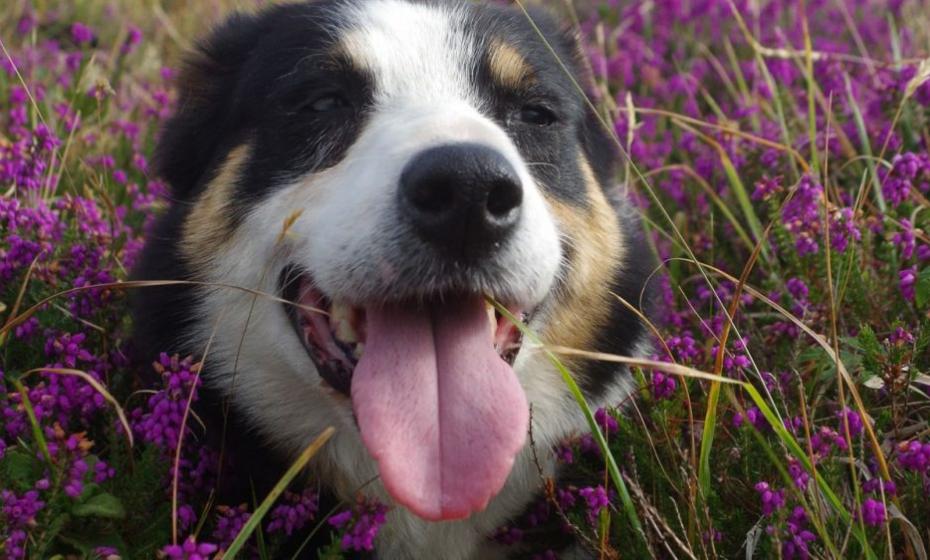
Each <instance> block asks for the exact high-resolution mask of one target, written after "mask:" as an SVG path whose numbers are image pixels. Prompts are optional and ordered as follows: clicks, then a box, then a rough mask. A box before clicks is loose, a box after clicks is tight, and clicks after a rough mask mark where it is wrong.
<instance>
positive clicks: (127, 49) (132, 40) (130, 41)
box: [120, 25, 142, 54]
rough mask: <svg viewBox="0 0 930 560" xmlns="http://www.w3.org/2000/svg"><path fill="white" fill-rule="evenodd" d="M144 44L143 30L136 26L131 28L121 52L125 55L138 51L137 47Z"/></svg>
mask: <svg viewBox="0 0 930 560" xmlns="http://www.w3.org/2000/svg"><path fill="white" fill-rule="evenodd" d="M141 42H142V30H141V29H139V28H138V27H136V26H135V25H130V26H129V32H128V34H127V35H126V41H125V42H124V43H123V46H122V48H121V49H120V51H121V52H122V53H123V54H129V53H131V52H132V51H134V50H136V47H137V46H139V43H141Z"/></svg>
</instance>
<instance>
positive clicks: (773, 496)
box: [756, 482, 785, 515]
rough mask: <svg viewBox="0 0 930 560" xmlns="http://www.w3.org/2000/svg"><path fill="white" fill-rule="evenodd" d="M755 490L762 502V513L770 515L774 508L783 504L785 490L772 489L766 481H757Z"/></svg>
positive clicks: (779, 507) (778, 507)
mask: <svg viewBox="0 0 930 560" xmlns="http://www.w3.org/2000/svg"><path fill="white" fill-rule="evenodd" d="M756 492H758V493H759V500H760V501H761V502H762V514H763V515H772V513H774V512H775V510H778V509H781V507H782V506H784V505H785V491H784V490H773V489H772V488H771V487H770V486H769V483H768V482H757V483H756Z"/></svg>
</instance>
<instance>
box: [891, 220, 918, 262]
mask: <svg viewBox="0 0 930 560" xmlns="http://www.w3.org/2000/svg"><path fill="white" fill-rule="evenodd" d="M891 242H892V243H893V244H894V245H895V247H897V248H898V250H899V251H901V258H902V259H904V260H906V261H907V260H910V259H911V257H913V256H914V247H915V243H916V237H915V235H914V226H913V225H912V224H911V221H910V220H908V219H902V220H901V230H900V231H899V232H897V233H895V234H894V235H893V236H892V238H891Z"/></svg>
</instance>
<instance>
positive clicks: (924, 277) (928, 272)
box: [914, 267, 930, 309]
mask: <svg viewBox="0 0 930 560" xmlns="http://www.w3.org/2000/svg"><path fill="white" fill-rule="evenodd" d="M914 301H915V302H916V303H917V307H919V308H921V309H923V308H924V307H926V306H927V302H928V301H930V267H928V268H925V269H923V270H921V271H920V274H918V275H917V285H916V286H914Z"/></svg>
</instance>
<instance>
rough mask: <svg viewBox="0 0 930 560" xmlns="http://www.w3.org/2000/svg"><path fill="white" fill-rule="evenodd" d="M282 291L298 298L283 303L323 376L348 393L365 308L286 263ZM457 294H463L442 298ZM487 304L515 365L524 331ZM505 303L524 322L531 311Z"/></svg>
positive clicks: (505, 354)
mask: <svg viewBox="0 0 930 560" xmlns="http://www.w3.org/2000/svg"><path fill="white" fill-rule="evenodd" d="M281 291H282V297H283V298H284V299H285V300H287V301H288V302H293V303H296V304H297V305H293V304H291V303H285V304H284V306H285V308H286V310H287V315H288V317H289V318H290V320H291V324H292V326H293V327H294V330H295V333H296V334H297V337H298V338H299V339H300V341H301V342H302V343H303V345H304V348H305V349H306V350H307V354H308V355H309V356H310V359H311V360H312V361H313V363H314V365H315V366H316V368H317V371H318V372H319V374H320V377H321V378H322V379H323V380H324V381H325V382H326V383H327V384H328V385H329V386H330V387H332V388H333V389H335V390H336V391H338V392H339V393H341V394H343V395H345V396H347V397H348V396H350V395H351V391H352V373H353V372H354V371H355V366H356V365H358V361H359V359H360V358H361V357H362V354H363V353H364V352H365V340H366V334H367V332H366V326H367V324H366V323H367V321H366V320H367V314H366V311H365V308H364V307H357V306H353V305H348V304H346V303H340V302H333V301H332V300H330V299H329V298H328V297H326V296H325V295H323V293H322V292H320V291H319V290H318V289H317V288H316V287H315V285H314V284H313V279H312V277H311V276H310V275H309V274H307V273H303V272H299V271H298V270H297V269H296V268H294V267H288V268H286V269H285V270H284V272H283V273H282V274H281ZM455 297H462V296H449V297H447V298H441V299H443V300H445V299H452V298H455ZM466 297H467V296H466ZM437 299H440V298H437ZM409 305H410V306H420V307H423V306H430V305H431V302H429V301H423V302H416V303H414V302H411V303H409ZM485 305H486V307H487V314H488V323H489V324H490V326H491V331H492V332H493V333H494V342H493V343H494V349H495V351H496V352H497V354H498V355H499V356H500V357H501V358H502V359H503V360H504V361H505V362H507V364H508V365H511V366H513V362H514V360H515V359H516V357H517V353H518V352H519V350H520V345H521V343H522V340H523V335H522V333H521V332H520V330H519V329H518V328H517V327H516V326H515V325H514V324H513V323H511V322H510V321H508V320H507V318H506V317H504V316H502V315H501V314H500V313H499V312H498V311H497V310H496V309H495V308H494V307H493V306H492V305H491V304H488V303H486V304H485ZM506 307H507V310H508V311H509V312H510V313H511V315H513V316H514V317H516V318H517V319H520V320H521V321H523V322H524V323H525V322H526V321H528V320H529V315H528V314H527V313H525V312H523V311H522V310H521V309H520V308H519V307H516V306H506Z"/></svg>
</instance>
